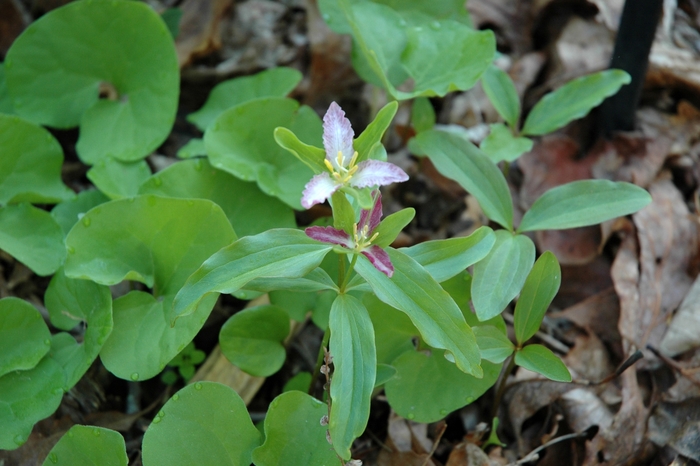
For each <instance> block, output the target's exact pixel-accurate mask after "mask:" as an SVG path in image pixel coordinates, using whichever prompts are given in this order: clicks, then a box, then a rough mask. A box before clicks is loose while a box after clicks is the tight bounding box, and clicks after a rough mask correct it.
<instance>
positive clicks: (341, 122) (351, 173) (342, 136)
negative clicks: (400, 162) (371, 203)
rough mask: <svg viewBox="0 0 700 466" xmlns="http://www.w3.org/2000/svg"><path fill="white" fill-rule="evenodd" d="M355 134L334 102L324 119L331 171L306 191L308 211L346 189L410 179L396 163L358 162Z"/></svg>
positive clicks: (303, 200)
mask: <svg viewBox="0 0 700 466" xmlns="http://www.w3.org/2000/svg"><path fill="white" fill-rule="evenodd" d="M354 136H355V133H354V132H353V130H352V126H351V125H350V120H348V119H347V118H345V112H343V110H342V109H341V108H340V106H339V105H338V104H336V103H335V102H333V103H331V105H330V107H329V108H328V111H327V112H326V115H325V116H324V117H323V147H324V148H325V149H326V159H325V160H324V162H325V164H326V168H328V172H324V173H321V174H319V175H315V176H314V177H313V178H311V181H309V182H308V183H307V184H306V186H305V189H304V193H303V195H302V198H301V205H302V206H304V208H306V209H308V208H309V207H311V206H312V205H314V204H320V203H322V202H324V201H325V200H326V199H328V198H329V197H331V195H332V194H333V193H334V192H336V191H337V190H339V189H340V188H342V187H343V186H351V187H353V188H367V187H370V186H384V185H387V184H391V183H396V182H400V181H406V180H408V175H407V174H406V173H405V172H404V171H403V170H401V169H400V168H399V167H397V166H396V165H394V164H393V163H388V162H382V161H380V160H365V161H362V162H360V163H357V159H358V157H359V154H358V153H357V152H356V151H355V150H354V149H353V147H352V141H353V137H354Z"/></svg>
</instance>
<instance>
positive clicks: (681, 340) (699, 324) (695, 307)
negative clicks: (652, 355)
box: [659, 278, 700, 356]
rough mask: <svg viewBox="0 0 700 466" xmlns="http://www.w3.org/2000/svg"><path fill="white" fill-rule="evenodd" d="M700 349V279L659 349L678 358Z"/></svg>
mask: <svg viewBox="0 0 700 466" xmlns="http://www.w3.org/2000/svg"><path fill="white" fill-rule="evenodd" d="M698 347H700V278H696V279H695V282H694V283H693V286H692V287H691V288H690V291H688V294H687V295H686V296H685V298H684V299H683V302H682V303H681V306H680V308H679V309H678V312H676V314H675V315H674V316H673V319H671V323H670V324H669V326H668V330H667V331H666V334H665V335H664V337H663V339H662V340H661V344H660V345H659V349H660V350H661V352H662V353H664V354H666V355H667V356H676V355H678V354H680V353H684V352H686V351H688V350H690V349H694V348H698Z"/></svg>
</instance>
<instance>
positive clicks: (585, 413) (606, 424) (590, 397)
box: [561, 388, 613, 432]
mask: <svg viewBox="0 0 700 466" xmlns="http://www.w3.org/2000/svg"><path fill="white" fill-rule="evenodd" d="M561 404H562V407H563V409H564V413H565V416H566V422H567V423H568V424H569V427H571V428H572V429H573V430H574V431H575V432H583V431H584V430H586V429H588V428H589V427H591V426H598V427H599V428H600V429H608V428H610V426H611V425H612V422H613V414H612V413H611V412H610V408H608V405H606V404H605V403H604V402H603V400H601V399H600V398H599V397H598V395H596V393H595V391H594V390H593V389H590V388H575V389H573V390H571V391H569V392H567V393H564V394H563V395H562V396H561Z"/></svg>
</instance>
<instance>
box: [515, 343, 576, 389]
mask: <svg viewBox="0 0 700 466" xmlns="http://www.w3.org/2000/svg"><path fill="white" fill-rule="evenodd" d="M515 364H517V365H518V366H520V367H524V368H525V369H527V370H530V371H533V372H537V373H538V374H542V375H544V376H545V377H547V378H548V379H550V380H555V381H557V382H571V374H570V373H569V369H567V368H566V366H565V365H564V363H563V362H562V361H561V359H559V358H558V357H557V356H556V355H555V354H554V353H552V351H550V349H549V348H547V347H545V346H542V345H527V346H526V347H525V348H523V349H521V350H520V351H517V352H516V353H515Z"/></svg>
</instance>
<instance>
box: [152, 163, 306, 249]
mask: <svg viewBox="0 0 700 466" xmlns="http://www.w3.org/2000/svg"><path fill="white" fill-rule="evenodd" d="M139 194H155V195H158V196H165V197H175V198H186V199H193V198H194V199H209V200H210V201H213V202H214V203H216V204H217V205H218V206H219V207H221V209H222V210H223V211H224V213H225V214H226V217H227V218H228V220H229V222H231V225H233V229H234V230H235V232H236V234H237V235H238V236H239V237H243V236H248V235H255V234H257V233H262V232H263V231H267V230H269V229H272V228H280V227H290V228H291V227H295V226H296V221H295V220H294V212H293V211H292V209H290V208H289V207H288V206H287V205H285V204H284V203H282V202H281V201H280V200H279V199H276V198H274V197H270V196H268V195H267V194H265V193H263V192H262V191H260V188H258V186H257V185H256V184H255V183H251V182H246V181H241V180H239V179H238V178H236V177H235V176H232V175H230V174H229V173H226V172H223V171H221V170H217V169H215V168H213V167H212V166H211V165H210V164H209V162H207V161H206V160H205V159H196V160H186V161H182V162H178V163H174V164H172V165H171V166H169V167H168V168H166V169H165V170H163V171H160V172H158V173H156V174H155V175H153V176H152V177H151V178H150V179H148V180H147V181H146V182H145V183H144V184H143V185H141V188H140V190H139ZM261 212H265V214H264V215H261V214H260V213H261Z"/></svg>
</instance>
